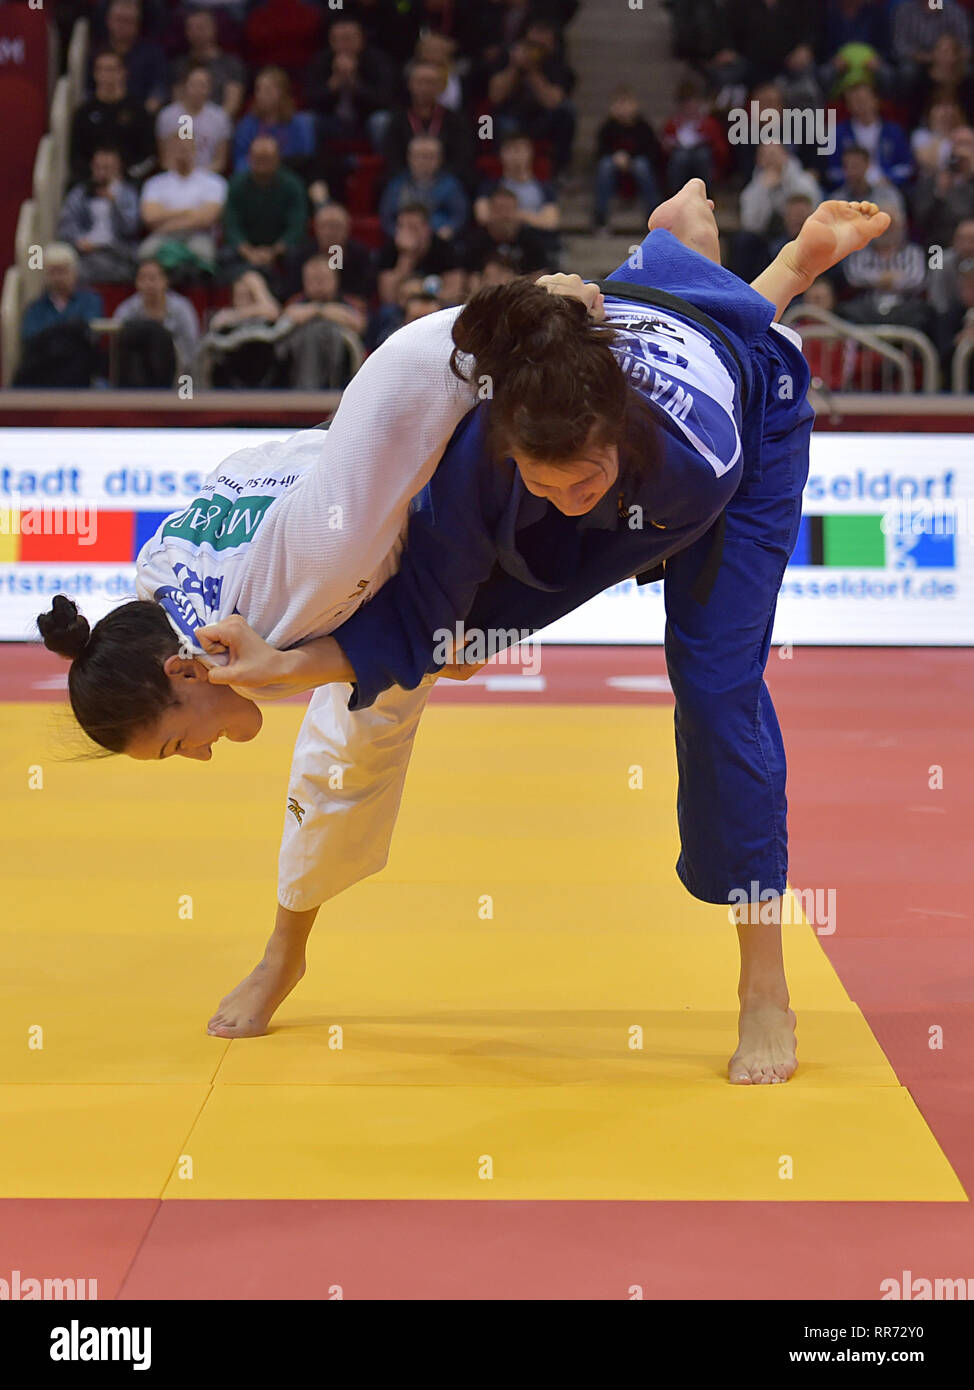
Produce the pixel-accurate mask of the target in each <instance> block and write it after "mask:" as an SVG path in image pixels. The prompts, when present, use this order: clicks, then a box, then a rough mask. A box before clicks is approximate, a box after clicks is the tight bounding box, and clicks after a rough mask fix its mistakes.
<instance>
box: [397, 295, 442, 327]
mask: <svg viewBox="0 0 974 1390" xmlns="http://www.w3.org/2000/svg"><path fill="white" fill-rule="evenodd" d="M442 307H443V306H442V304H441V303H440V301H439V300H438V299H437V297H436V295H435V294H430V292H429V290H420V291H419V293H418V294H416V293H413V294H410V295H408V296H407V297H406V302H405V304H404V305H403V314H402V321H403V326H405V325H406V324H407V323H415V321H416V320H417V319H424V318H425V317H426V315H427V314H435V313H437V312H438V311H439V310H440V309H442Z"/></svg>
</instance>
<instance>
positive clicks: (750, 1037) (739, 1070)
mask: <svg viewBox="0 0 974 1390" xmlns="http://www.w3.org/2000/svg"><path fill="white" fill-rule="evenodd" d="M738 1038H739V1042H738V1047H737V1051H736V1052H735V1053H734V1055H733V1057H732V1058H731V1059H730V1062H729V1063H728V1064H727V1074H728V1076H729V1077H730V1079H731V1081H732V1082H733V1083H734V1085H736V1086H767V1085H776V1084H780V1083H781V1082H784V1081H787V1080H788V1078H789V1077H790V1076H791V1075H792V1074H793V1073H794V1071H795V1070H796V1068H797V1066H798V1058H797V1056H796V1044H795V1015H794V1013H793V1012H792V1010H791V1009H781V1008H778V1006H777V1005H775V1004H771V1003H768V1002H763V1001H762V1002H760V1003H755V1004H744V1003H742V1004H741V1017H740V1024H739V1028H738Z"/></svg>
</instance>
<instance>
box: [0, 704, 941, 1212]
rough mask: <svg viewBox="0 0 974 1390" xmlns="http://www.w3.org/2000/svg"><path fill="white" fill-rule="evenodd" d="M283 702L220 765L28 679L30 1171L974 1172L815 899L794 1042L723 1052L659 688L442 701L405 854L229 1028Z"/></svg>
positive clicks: (772, 1182)
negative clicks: (758, 1070)
mask: <svg viewBox="0 0 974 1390" xmlns="http://www.w3.org/2000/svg"><path fill="white" fill-rule="evenodd" d="M264 714H265V725H264V730H263V732H262V733H261V735H260V737H259V738H257V739H256V740H255V741H254V742H253V743H251V744H248V745H245V746H235V745H230V744H227V743H221V744H219V745H218V746H217V747H216V749H215V751H214V757H213V760H212V761H211V762H210V763H208V764H204V763H195V762H191V761H188V760H185V759H181V758H173V759H170V760H167V761H165V762H163V763H160V764H158V765H155V764H147V763H136V762H133V761H131V760H128V759H124V758H113V759H108V760H105V761H98V762H89V763H69V762H66V761H63V759H64V756H65V753H66V751H70V749H71V747H72V746H73V745H72V744H71V743H70V740H69V739H68V738H67V737H66V730H67V729H69V728H70V724H69V723H68V722H66V721H65V719H64V716H63V714H60V713H59V712H58V711H57V710H56V707H53V706H51V705H39V704H10V705H5V706H3V719H2V726H3V732H2V735H0V766H2V770H3V776H2V798H3V802H2V804H3V822H4V827H5V833H4V851H5V860H6V862H5V865H4V875H3V915H2V927H0V951H2V960H3V971H2V976H0V1197H126V1198H133V1197H159V1196H163V1197H165V1198H170V1199H180V1198H190V1199H200V1198H217V1199H219V1198H447V1199H448V1198H467V1199H469V1198H484V1199H490V1198H506V1199H553V1198H561V1199H566V1198H567V1199H599V1198H606V1199H608V1198H612V1199H616V1200H620V1199H646V1200H673V1199H676V1200H680V1199H683V1200H725V1201H726V1200H741V1201H748V1200H759V1199H761V1200H781V1201H789V1200H792V1201H794V1200H805V1201H807V1200H823V1201H825V1200H849V1201H872V1200H875V1201H889V1200H895V1201H965V1200H966V1197H965V1194H964V1191H963V1189H962V1187H961V1185H960V1183H959V1182H958V1180H957V1178H956V1176H955V1174H954V1173H953V1171H952V1169H951V1167H950V1165H949V1164H948V1162H947V1160H946V1158H945V1156H944V1154H943V1153H942V1151H941V1149H940V1148H939V1146H938V1144H937V1142H936V1141H935V1139H934V1137H933V1135H932V1134H931V1133H930V1131H929V1129H928V1127H927V1125H926V1123H925V1121H924V1119H923V1117H922V1116H921V1114H920V1113H919V1111H918V1110H917V1108H916V1106H915V1105H914V1103H913V1100H912V1098H911V1096H910V1095H909V1093H908V1092H907V1091H906V1090H905V1089H904V1088H903V1087H901V1086H900V1084H899V1082H898V1080H897V1078H896V1076H895V1074H894V1073H893V1071H892V1069H891V1067H890V1065H889V1063H888V1062H887V1060H886V1058H885V1056H884V1055H883V1053H882V1051H881V1049H880V1047H879V1046H878V1044H877V1042H876V1040H875V1038H874V1037H873V1035H872V1033H871V1032H870V1030H869V1028H868V1026H867V1024H866V1022H865V1020H864V1018H863V1017H862V1015H861V1013H860V1012H859V1010H858V1009H857V1007H856V1005H855V1004H854V1003H853V1002H852V1001H851V1000H850V999H849V997H848V996H847V994H846V992H845V990H844V989H843V987H842V984H841V982H840V980H839V979H838V977H837V976H836V974H835V972H834V971H833V969H832V967H831V965H830V963H829V961H828V958H827V956H826V955H825V953H824V951H823V950H822V947H821V944H820V941H819V939H818V937H817V936H816V934H815V932H814V931H813V929H812V928H811V927H810V926H808V925H807V924H805V923H802V924H800V925H791V926H786V927H785V929H784V931H785V957H786V965H787V969H788V978H789V982H790V985H791V992H792V1003H793V1006H794V1008H795V1009H796V1011H797V1013H798V1020H799V1071H798V1074H797V1076H796V1077H795V1078H794V1079H793V1080H792V1081H790V1082H789V1083H788V1084H787V1085H784V1086H759V1087H734V1086H731V1085H729V1084H728V1082H727V1080H726V1062H727V1058H728V1056H729V1055H730V1053H731V1052H732V1051H733V1048H734V1045H735V1042H736V1008H735V1006H736V993H735V991H736V981H737V946H736V936H735V933H734V929H733V927H732V926H731V925H730V924H729V922H728V914H727V910H726V909H722V908H717V907H709V906H706V905H703V904H700V903H697V902H695V901H694V900H693V899H691V898H690V897H689V896H688V895H687V893H686V892H685V891H684V889H683V888H682V887H681V885H680V884H679V882H678V881H677V879H676V876H675V873H674V867H673V866H674V863H675V861H676V856H677V838H676V823H675V819H676V818H675V795H676V772H675V761H674V754H673V746H672V743H673V735H672V711H671V710H670V709H668V708H666V707H662V706H658V707H650V708H638V707H632V706H611V707H608V706H607V707H597V706H577V705H573V706H565V707H562V706H553V705H537V706H535V707H533V708H525V707H519V706H514V705H497V706H492V705H486V704H476V705H474V704H471V705H470V706H469V707H464V706H460V705H456V704H450V705H436V704H434V705H433V706H432V707H431V708H430V709H429V711H428V713H427V716H426V719H425V723H424V727H423V729H422V730H421V733H420V736H419V739H418V742H417V746H416V751H415V754H414V758H413V765H412V768H411V770H410V774H409V777H408V779H407V784H406V794H405V798H404V804H403V810H402V815H401V819H400V824H399V828H398V832H397V836H396V839H395V841H394V844H393V852H392V856H391V858H390V862H389V865H388V867H387V868H386V869H385V870H384V871H383V873H382V874H381V875H378V876H377V877H375V878H373V879H370V880H367V881H366V882H365V883H363V884H361V885H359V886H358V887H356V888H354V889H352V890H350V891H349V892H348V893H346V894H345V895H343V896H342V897H340V898H338V899H336V900H335V901H334V902H332V903H330V904H326V905H325V907H324V908H323V909H322V911H321V912H320V914H319V918H318V922H317V925H316V927H315V930H314V933H313V935H312V938H311V943H310V952H309V969H308V974H307V975H306V976H305V979H304V980H303V982H302V983H301V984H300V985H299V987H298V989H297V991H296V992H295V993H294V994H293V995H292V996H291V998H290V999H289V1000H288V1001H287V1002H286V1003H285V1004H284V1006H283V1007H282V1009H281V1010H280V1012H279V1014H278V1016H277V1018H276V1020H275V1022H274V1024H273V1025H272V1031H271V1033H270V1034H268V1035H267V1036H266V1037H263V1038H258V1039H248V1040H237V1041H235V1042H227V1041H225V1040H222V1039H217V1038H211V1037H208V1036H207V1035H206V1032H205V1024H206V1020H207V1019H208V1018H209V1016H210V1015H211V1014H212V1012H213V1011H214V1009H215V1007H216V1005H217V1003H218V1001H219V999H220V998H221V996H222V995H223V994H225V993H226V992H227V991H228V990H229V989H230V988H231V987H232V986H234V985H235V984H237V983H238V981H239V980H240V979H241V978H242V977H243V976H244V975H245V974H246V973H247V972H248V971H249V970H250V969H251V968H252V966H253V965H254V964H255V963H256V962H257V960H258V959H259V957H260V955H261V953H262V951H263V946H264V942H265V940H266V938H267V936H268V935H269V933H270V931H271V929H272V926H273V921H274V911H275V906H276V893H275V887H276V864H277V847H278V837H279V834H280V829H281V825H282V820H283V816H284V813H285V803H286V785H287V770H288V765H289V761H290V750H291V745H292V742H293V739H294V735H295V734H296V732H297V728H298V724H299V722H300V717H301V709H300V707H297V706H293V705H291V706H273V705H271V706H266V707H265V710H264ZM640 782H641V784H642V785H641V787H640V785H639V783H640ZM848 925H849V926H850V927H851V925H852V924H848ZM838 930H839V931H840V932H841V931H842V921H841V917H840V918H839V921H838Z"/></svg>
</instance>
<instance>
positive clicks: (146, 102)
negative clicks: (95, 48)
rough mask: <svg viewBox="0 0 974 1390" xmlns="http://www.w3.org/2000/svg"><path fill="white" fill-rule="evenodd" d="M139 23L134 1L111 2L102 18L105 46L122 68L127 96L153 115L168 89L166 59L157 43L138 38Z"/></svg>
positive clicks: (139, 18) (136, 6) (139, 14)
mask: <svg viewBox="0 0 974 1390" xmlns="http://www.w3.org/2000/svg"><path fill="white" fill-rule="evenodd" d="M141 24H142V10H141V7H140V5H139V4H138V3H137V0H112V3H111V4H110V5H109V7H108V11H107V14H106V17H105V27H106V30H107V35H108V38H107V44H106V47H107V48H108V49H109V51H110V52H112V53H114V54H116V55H117V56H118V57H119V58H120V59H121V61H122V63H123V64H124V66H125V82H126V89H127V91H128V94H129V96H130V97H131V98H132V100H133V101H137V102H140V103H141V104H142V105H143V106H144V107H145V109H146V110H147V111H148V112H150V113H151V114H155V112H156V111H158V109H159V107H160V106H161V105H162V103H163V101H165V98H166V92H167V90H168V87H169V81H168V73H167V71H166V57H165V54H164V53H163V51H162V49H161V47H160V46H159V44H157V43H153V42H152V41H151V40H149V39H142V38H140V37H139V29H140V27H141Z"/></svg>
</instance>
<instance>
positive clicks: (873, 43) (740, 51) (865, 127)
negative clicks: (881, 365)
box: [658, 0, 974, 386]
mask: <svg viewBox="0 0 974 1390" xmlns="http://www.w3.org/2000/svg"><path fill="white" fill-rule="evenodd" d="M668 2H669V0H668ZM671 9H672V15H673V25H674V49H675V56H677V57H678V58H680V59H682V60H683V62H684V63H686V64H687V67H688V69H689V70H690V74H691V75H690V76H689V77H688V79H687V81H686V82H685V83H684V84H683V86H682V87H681V88H680V91H679V93H678V102H677V106H676V109H675V111H674V113H673V118H672V120H671V121H670V122H669V123H668V125H667V127H666V129H665V131H664V132H663V139H662V142H661V143H662V146H663V148H662V150H661V151H660V154H659V157H658V168H659V170H660V176H661V178H662V179H663V181H664V183H665V185H666V187H668V188H671V187H673V186H674V185H675V183H676V182H677V181H678V180H679V179H680V178H681V177H682V176H683V173H684V171H685V169H686V168H687V167H689V165H688V161H693V164H692V168H693V172H694V173H696V174H699V175H701V176H702V177H704V178H707V177H709V178H710V180H711V182H712V185H713V187H714V189H715V190H716V191H717V196H718V199H719V198H720V194H721V190H722V189H726V190H727V191H728V192H732V193H733V194H734V195H736V196H737V197H739V202H738V210H739V230H738V231H737V232H736V233H735V234H734V235H733V236H732V237H731V238H730V246H729V251H730V257H729V264H730V265H731V268H732V269H733V270H735V271H736V272H737V273H738V274H739V275H741V276H742V277H743V278H744V279H747V280H751V279H752V278H753V277H754V276H755V275H756V274H757V272H758V271H759V270H760V269H761V268H762V267H763V266H764V265H766V264H767V261H768V258H769V256H772V255H774V254H776V253H777V251H778V250H779V249H780V248H781V246H782V245H783V244H784V243H785V242H786V241H788V240H790V239H791V238H792V237H793V236H794V235H795V233H796V231H797V230H798V228H799V227H800V226H801V224H802V222H803V221H804V219H805V218H806V217H807V216H808V215H809V213H810V212H811V211H812V210H813V209H814V208H815V207H816V206H817V205H818V204H819V202H820V201H822V200H823V199H825V198H847V199H853V200H868V201H871V202H875V203H877V204H878V205H879V206H880V207H882V208H883V209H884V210H885V211H887V212H888V213H889V214H890V217H891V222H890V226H889V230H888V231H887V232H886V233H885V234H884V235H883V236H882V237H880V238H878V239H877V240H876V241H875V242H874V243H872V245H870V246H869V247H868V248H867V249H866V250H864V251H859V252H856V253H855V254H853V255H852V256H850V257H849V258H848V259H847V260H846V261H845V262H844V263H843V264H842V265H841V266H839V267H836V269H835V270H834V271H833V272H832V273H830V274H829V276H827V277H824V278H823V279H822V280H820V281H819V282H818V283H817V284H816V285H814V286H813V287H812V288H811V290H810V291H809V293H808V294H807V295H806V296H805V299H806V301H807V303H808V304H809V305H812V306H814V307H815V308H816V309H818V310H826V311H828V312H830V313H833V314H836V315H838V316H839V317H840V318H841V319H844V320H846V321H848V322H850V323H853V324H857V325H876V324H880V325H897V326H900V327H902V328H906V329H915V330H918V331H919V332H921V333H923V334H925V335H926V336H927V337H928V338H929V339H930V340H931V342H932V343H933V344H934V346H935V348H936V349H937V352H938V354H939V357H940V361H941V366H942V369H943V372H944V374H945V378H946V380H948V381H949V367H950V361H951V358H952V356H953V353H954V351H955V349H956V347H957V346H958V345H959V344H960V343H961V342H963V341H964V340H965V339H966V340H971V339H972V338H974V129H972V123H974V68H972V62H971V59H972V43H974V0H937V3H936V4H931V3H930V0H818V2H817V3H814V4H800V3H792V2H791V0H788V2H787V3H785V0H673V3H672V5H671ZM752 103H755V104H756V106H755V108H754V109H755V110H756V111H757V112H759V113H760V115H761V119H762V120H765V119H768V118H766V117H765V113H767V112H777V113H779V115H780V114H782V113H785V112H788V111H794V110H805V109H810V110H816V111H819V112H823V113H825V114H828V115H830V119H831V122H832V124H831V125H830V128H829V129H830V137H831V136H832V135H834V140H833V139H832V138H829V139H828V140H827V142H826V145H825V146H824V147H820V146H819V145H818V143H817V142H816V143H809V142H807V141H806V140H804V139H803V140H800V141H799V142H798V143H795V144H793V145H790V144H788V143H787V141H785V142H783V143H781V144H771V143H769V144H736V145H735V144H732V143H730V142H729V141H728V139H727V135H728V131H729V130H730V129H731V122H730V121H729V120H728V113H729V112H731V111H734V110H740V109H741V108H746V109H747V110H748V111H750V110H751V109H752V105H751V104H752ZM831 113H834V116H831ZM778 128H779V129H780V130H781V131H782V132H783V134H784V135H787V132H788V127H787V125H786V124H785V122H784V121H782V122H781V123H780V125H779V127H778ZM767 129H769V130H773V129H775V126H774V124H773V122H772V121H771V120H770V119H768V124H767ZM829 146H832V148H831V149H830V148H828V147H829ZM674 161H676V163H675V164H674ZM810 355H811V354H810ZM854 358H855V352H854V351H853V352H852V354H851V355H850V354H849V353H847V354H846V355H845V357H844V359H842V360H839V359H835V360H834V361H832V362H830V363H829V365H828V367H827V370H826V371H825V373H824V374H825V375H827V376H828V377H829V378H830V380H829V384H830V385H833V386H842V385H848V384H855V371H854V367H855V361H854ZM972 360H974V359H972ZM820 365H822V364H820Z"/></svg>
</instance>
